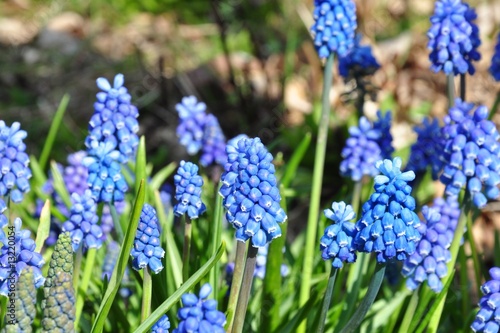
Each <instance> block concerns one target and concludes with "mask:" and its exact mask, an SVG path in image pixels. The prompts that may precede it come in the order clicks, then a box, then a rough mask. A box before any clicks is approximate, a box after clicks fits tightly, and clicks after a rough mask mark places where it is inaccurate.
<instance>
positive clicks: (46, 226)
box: [35, 200, 50, 253]
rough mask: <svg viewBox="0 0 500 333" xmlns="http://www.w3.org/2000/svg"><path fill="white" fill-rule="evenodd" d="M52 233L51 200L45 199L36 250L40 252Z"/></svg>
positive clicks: (37, 232)
mask: <svg viewBox="0 0 500 333" xmlns="http://www.w3.org/2000/svg"><path fill="white" fill-rule="evenodd" d="M49 233H50V201H49V200H45V204H44V205H43V208H42V212H41V213H40V224H39V225H38V229H37V231H36V241H35V243H36V248H35V252H38V253H40V251H41V250H42V247H43V243H44V242H45V240H46V239H47V237H49Z"/></svg>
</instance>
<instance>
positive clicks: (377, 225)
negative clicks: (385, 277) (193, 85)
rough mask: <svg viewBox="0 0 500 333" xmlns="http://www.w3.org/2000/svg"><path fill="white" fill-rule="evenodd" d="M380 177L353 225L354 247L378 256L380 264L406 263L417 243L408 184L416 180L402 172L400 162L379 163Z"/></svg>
mask: <svg viewBox="0 0 500 333" xmlns="http://www.w3.org/2000/svg"><path fill="white" fill-rule="evenodd" d="M376 167H377V169H378V170H379V171H380V173H381V175H379V176H376V177H375V186H374V189H375V193H373V194H372V195H371V196H370V198H369V199H368V201H367V202H365V204H364V205H363V213H362V216H361V219H360V220H358V221H357V222H356V229H357V233H356V235H355V237H354V246H355V248H356V250H357V251H360V252H375V253H377V261H378V262H379V263H383V262H386V261H387V260H392V259H397V260H400V261H402V260H405V259H406V258H407V257H408V256H409V255H411V254H412V253H413V252H415V245H416V243H417V242H418V241H419V240H420V234H419V233H418V231H417V229H416V227H418V225H419V223H420V220H419V218H418V216H417V214H415V212H414V209H415V199H414V198H413V197H412V196H411V195H410V194H411V190H412V188H411V186H410V185H408V184H407V182H408V181H411V180H413V179H414V178H415V174H414V173H413V171H407V172H403V173H402V172H401V159H400V158H399V157H396V158H394V160H393V161H391V160H384V161H378V162H377V163H376Z"/></svg>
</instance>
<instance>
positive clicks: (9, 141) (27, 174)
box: [0, 120, 31, 241]
mask: <svg viewBox="0 0 500 333" xmlns="http://www.w3.org/2000/svg"><path fill="white" fill-rule="evenodd" d="M27 135H28V133H26V131H24V130H22V129H21V124H19V123H18V122H14V123H12V126H11V127H8V126H7V125H6V124H5V122H4V121H3V120H0V200H2V197H3V198H5V197H6V196H8V195H9V196H10V199H11V200H12V201H13V202H15V203H19V202H21V201H22V200H23V194H24V193H27V192H28V191H29V190H30V184H29V179H30V178H31V169H30V168H29V162H30V160H29V157H28V154H26V152H25V151H26V145H25V144H24V142H23V139H25V138H26V136H27ZM2 201H3V200H2ZM2 207H3V205H2V204H1V203H0V211H1V210H2ZM2 220H3V219H2ZM2 220H0V223H2V222H4V221H2ZM0 227H3V225H0ZM0 241H1V240H0Z"/></svg>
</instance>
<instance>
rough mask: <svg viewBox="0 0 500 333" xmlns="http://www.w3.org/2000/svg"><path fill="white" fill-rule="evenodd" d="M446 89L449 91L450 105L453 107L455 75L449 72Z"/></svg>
mask: <svg viewBox="0 0 500 333" xmlns="http://www.w3.org/2000/svg"><path fill="white" fill-rule="evenodd" d="M446 91H447V93H448V107H450V108H451V107H452V106H453V104H454V103H455V76H454V75H453V73H452V74H448V75H447V76H446Z"/></svg>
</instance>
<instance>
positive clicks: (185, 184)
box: [174, 161, 206, 219]
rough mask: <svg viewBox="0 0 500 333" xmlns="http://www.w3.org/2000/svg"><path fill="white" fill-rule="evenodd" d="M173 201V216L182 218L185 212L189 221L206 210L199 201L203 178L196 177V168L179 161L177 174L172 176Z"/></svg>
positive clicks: (188, 163) (189, 163)
mask: <svg viewBox="0 0 500 333" xmlns="http://www.w3.org/2000/svg"><path fill="white" fill-rule="evenodd" d="M174 182H175V199H176V200H177V204H176V205H175V206H174V214H175V215H176V216H182V215H184V214H185V213H186V212H187V214H188V216H189V218H191V219H196V218H198V217H199V216H200V215H201V214H203V213H204V212H205V210H206V207H205V204H204V203H203V202H202V201H201V187H202V186H203V178H201V176H200V175H198V166H197V165H195V164H193V163H191V162H186V161H181V163H180V165H179V168H178V169H177V174H176V175H175V176H174Z"/></svg>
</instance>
